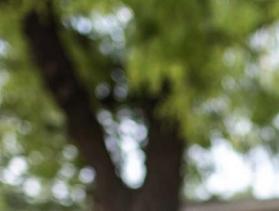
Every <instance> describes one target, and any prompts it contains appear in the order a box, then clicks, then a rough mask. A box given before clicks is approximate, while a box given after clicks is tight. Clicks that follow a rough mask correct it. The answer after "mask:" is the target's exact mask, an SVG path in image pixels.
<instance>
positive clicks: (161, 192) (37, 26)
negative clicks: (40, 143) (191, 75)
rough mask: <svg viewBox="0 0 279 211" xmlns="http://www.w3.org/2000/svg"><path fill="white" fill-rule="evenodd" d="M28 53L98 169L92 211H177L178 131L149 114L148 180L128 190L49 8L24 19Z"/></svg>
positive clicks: (87, 157) (77, 140)
mask: <svg viewBox="0 0 279 211" xmlns="http://www.w3.org/2000/svg"><path fill="white" fill-rule="evenodd" d="M23 26H24V34H25V36H26V40H27V43H28V47H29V49H30V53H31V55H32V58H33V60H34V62H35V63H36V65H37V66H38V71H39V72H40V74H41V76H42V79H43V81H44V83H45V85H46V87H47V89H48V90H49V91H50V93H51V94H52V96H53V98H54V100H55V102H56V103H57V104H58V105H59V106H60V108H61V110H62V111H63V112H64V113H65V116H66V123H67V126H68V131H69V134H70V136H71V138H72V139H73V141H74V143H75V145H76V146H77V147H78V148H79V150H80V152H81V155H82V156H83V157H84V158H85V160H86V162H87V163H88V164H89V165H91V166H93V167H94V168H95V170H96V173H97V177H96V190H95V192H94V206H95V208H94V210H95V211H176V210H178V205H179V187H180V185H181V178H182V175H181V172H180V169H181V163H182V154H183V141H182V140H181V139H180V138H179V137H178V133H177V127H176V126H175V125H171V124H169V125H168V124H166V120H164V121H162V120H160V119H157V118H155V117H154V115H153V112H151V115H147V117H148V119H149V123H150V134H149V144H148V146H147V148H146V155H147V162H146V166H147V177H146V180H145V183H144V185H143V187H142V188H140V189H139V190H130V189H129V188H127V187H126V186H125V185H124V184H123V183H122V181H121V180H120V179H119V177H118V176H117V174H116V172H115V166H114V164H113V162H112V161H111V159H110V156H109V153H108V151H107V150H106V148H105V144H104V134H103V130H102V127H101V126H100V125H99V123H98V122H97V120H96V117H95V112H96V110H97V109H96V107H94V105H92V104H91V100H90V97H89V94H88V92H87V90H86V88H85V87H84V86H83V84H82V83H81V82H80V81H79V79H78V77H77V75H76V71H75V68H74V65H73V64H72V62H71V59H70V57H69V56H68V55H67V53H66V51H65V50H64V47H63V45H62V42H61V40H60V38H59V36H58V33H59V24H57V22H56V17H55V15H54V14H53V11H52V8H51V6H50V7H49V11H48V14H44V17H43V18H41V17H39V14H38V13H37V12H35V11H31V12H30V13H29V14H28V15H27V16H26V18H25V19H24V20H23Z"/></svg>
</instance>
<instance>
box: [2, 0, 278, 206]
mask: <svg viewBox="0 0 279 211" xmlns="http://www.w3.org/2000/svg"><path fill="white" fill-rule="evenodd" d="M53 7H54V9H55V11H56V13H57V21H58V23H59V24H60V26H61V29H60V32H59V33H60V37H61V39H62V40H63V43H64V45H65V48H66V49H67V52H68V54H69V55H70V56H71V58H72V60H73V63H74V64H75V66H76V67H78V68H77V69H78V71H79V72H78V74H79V76H80V77H81V79H82V81H83V82H84V84H85V86H86V88H87V89H88V92H89V93H90V96H92V99H93V100H92V101H93V102H94V103H96V104H97V105H98V107H97V108H98V109H96V111H95V114H96V118H97V119H98V122H99V123H100V125H102V127H103V129H104V131H105V132H104V136H105V144H106V148H107V149H108V151H109V152H110V155H111V157H112V160H113V162H114V164H115V165H116V166H117V169H118V172H119V175H120V177H121V178H122V180H123V181H124V183H125V184H127V185H128V186H129V187H131V188H133V189H136V188H138V187H141V185H142V184H143V181H144V178H145V175H146V173H147V172H146V167H145V160H146V157H145V153H144V148H145V146H146V145H147V144H148V134H149V133H150V131H149V125H148V121H146V119H145V118H144V117H143V115H142V111H141V110H140V109H139V108H138V107H137V106H134V103H135V102H134V101H133V96H141V94H142V93H148V95H150V96H152V97H154V98H156V97H158V96H160V95H161V92H162V87H164V84H165V82H166V81H167V83H168V85H167V86H169V87H170V90H171V91H169V90H168V91H167V93H168V94H167V96H166V97H164V98H163V100H161V102H160V105H159V106H158V108H156V109H157V110H156V112H157V113H158V115H159V116H164V118H165V117H166V118H173V119H175V120H176V121H178V122H179V134H180V135H181V136H182V137H186V138H185V139H187V148H185V150H184V155H183V159H184V161H185V164H184V166H183V171H185V178H186V179H185V182H184V184H183V187H182V191H181V192H182V193H181V197H182V199H183V201H190V202H195V203H202V202H207V201H214V202H216V201H217V202H218V201H234V200H238V199H242V200H243V199H254V198H255V199H274V198H275V199H276V198H278V197H279V182H278V179H279V169H278V167H279V154H278V150H279V142H278V138H279V85H278V82H279V81H278V80H279V74H278V73H279V72H278V68H279V25H278V23H279V22H278V18H279V1H276V0H269V1H265V0H246V1H241V0H205V1H199V0H189V1H184V0H177V1H171V0H165V1H159V0H148V1H145V2H143V1H139V0H123V1H121V0H119V1H118V0H104V1H90V0H80V1H73V0H54V1H53ZM34 8H35V10H36V11H39V13H41V14H42V17H44V11H45V3H44V1H42V2H39V1H32V0H21V1H20V0H2V1H0V210H3V211H14V210H19V211H27V210H28V211H39V210H46V211H47V210H49V211H55V210H59V211H60V210H61V211H62V210H65V211H66V210H67V211H71V210H88V207H89V205H90V204H91V203H92V202H91V200H90V197H91V195H92V194H94V180H95V175H96V172H95V170H94V168H92V167H90V166H89V165H87V164H86V162H84V160H82V159H81V158H80V157H79V151H78V149H77V148H76V146H75V145H73V144H71V142H70V141H69V139H70V138H69V136H68V135H67V134H66V125H65V117H64V114H63V111H61V108H59V107H58V106H57V105H56V104H55V103H54V102H53V100H52V97H51V94H50V93H49V92H48V90H46V89H45V87H44V85H43V83H42V80H41V78H40V75H39V74H38V71H36V67H35V66H34V64H32V61H31V60H30V58H29V57H30V55H29V54H28V51H27V47H26V38H25V37H24V33H23V32H22V31H23V30H22V28H23V26H22V24H23V21H22V20H23V19H24V17H25V16H26V14H28V12H29V11H31V10H34ZM130 97H131V98H130ZM112 99H113V100H112ZM112 101H113V105H111V102H112ZM115 102H116V103H115ZM138 104H140V103H138ZM136 105H137V102H136Z"/></svg>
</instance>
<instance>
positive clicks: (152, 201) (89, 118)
mask: <svg viewBox="0 0 279 211" xmlns="http://www.w3.org/2000/svg"><path fill="white" fill-rule="evenodd" d="M17 3H19V4H21V5H20V6H16V7H18V8H16V7H15V5H14V4H15V3H14V1H2V2H1V8H2V9H1V10H2V11H3V12H4V13H5V17H6V19H4V20H3V24H4V27H3V30H2V31H3V32H2V36H3V38H4V40H6V41H7V42H8V43H10V45H11V47H10V49H11V50H10V51H11V52H12V53H11V56H9V55H5V56H3V58H2V64H3V65H4V67H6V68H8V69H9V71H10V70H14V72H11V73H10V74H11V75H15V77H14V78H15V80H18V81H19V82H20V83H21V84H24V86H26V87H30V88H29V90H28V89H26V90H24V91H23V92H24V93H21V92H20V90H19V91H18V95H16V96H12V95H7V96H8V97H7V98H6V99H4V102H5V104H4V109H6V110H5V111H6V115H7V116H10V115H11V114H10V109H15V110H17V111H18V113H19V114H18V116H19V119H20V120H22V124H21V125H23V126H21V127H24V126H26V124H27V123H26V122H24V121H25V120H26V121H28V122H29V121H30V122H33V124H32V125H34V127H35V128H32V132H30V133H29V132H28V129H26V130H27V131H25V130H24V129H22V131H23V132H22V131H20V132H19V134H21V136H23V137H24V138H22V139H30V138H31V137H32V134H33V135H34V137H35V136H36V137H38V134H40V133H43V134H41V135H42V136H44V137H45V138H44V139H50V140H48V141H47V142H43V141H40V142H42V143H37V145H39V146H37V148H38V149H40V148H42V149H43V150H44V147H43V146H45V145H46V146H48V147H49V148H50V149H53V150H54V152H55V153H53V154H52V152H50V151H49V150H46V153H45V156H46V154H47V153H51V154H50V155H49V156H52V155H57V154H56V153H58V152H59V151H60V150H61V147H63V144H64V142H63V138H61V137H60V136H59V135H61V133H62V134H63V132H65V130H66V131H67V134H68V139H70V140H71V143H73V144H74V145H75V146H76V147H77V148H78V149H79V152H80V155H81V157H82V158H83V159H84V161H83V162H84V163H86V164H87V165H89V166H91V167H93V168H94V169H95V171H96V180H95V182H94V194H93V196H94V203H93V204H94V210H97V211H98V210H100V211H120V210H121V211H125V210H127V211H128V210H133V211H140V210H150V211H156V210H158V211H159V210H160V211H162V210H166V211H168V210H178V209H179V194H180V187H181V185H182V178H183V166H184V163H183V155H184V152H185V146H186V145H189V144H191V143H200V144H202V145H209V144H210V142H209V133H210V132H212V131H213V130H214V129H215V130H216V129H218V130H219V131H221V133H223V134H225V135H226V134H228V131H226V128H224V126H223V124H222V123H220V122H221V121H222V120H223V119H224V118H225V117H226V115H228V113H230V111H232V110H233V109H234V106H235V104H237V105H238V106H239V104H241V105H243V104H244V106H247V102H245V103H243V102H241V103H238V100H239V99H238V97H239V96H240V95H239V92H236V91H235V90H233V91H231V90H228V89H227V87H226V86H225V87H224V86H222V83H221V81H223V82H224V78H225V79H226V78H234V79H239V78H240V79H241V78H242V77H243V69H244V67H245V66H246V65H247V63H253V62H254V63H255V60H256V59H257V58H258V57H259V56H260V52H258V49H253V48H252V47H251V46H249V45H248V44H247V42H248V40H249V39H250V37H251V35H252V34H253V33H255V32H256V31H257V30H258V29H259V28H262V27H263V26H267V25H268V24H272V23H273V22H274V21H275V20H276V18H277V14H276V12H277V10H278V9H276V8H278V3H277V2H276V1H268V2H265V1H260V0H259V1H245V2H243V1H233V2H227V1H217V0H212V1H187V2H186V1H178V2H173V1H164V2H162V1H157V0H153V1H149V2H146V3H142V2H140V1H129V0H126V1H123V2H122V1H112V2H110V1H108V2H107V1H105V2H98V1H97V2H90V1H86V0H84V1H81V2H79V3H77V2H71V1H66V2H64V1H58V0H57V1H43V2H37V1H31V0H29V1H27V0H26V1H22V2H17ZM234 9H237V10H239V11H238V12H237V13H236V12H234ZM260 10H261V11H260ZM271 10H272V11H273V12H272V13H270V14H269V13H268V12H269V11H271ZM11 11H17V12H16V14H15V12H12V14H10V13H11ZM92 11H95V13H93V17H94V18H95V20H96V19H98V18H101V17H106V16H105V14H106V13H107V14H111V16H109V15H108V16H107V17H108V20H109V21H111V22H110V23H108V22H105V23H104V25H102V26H101V27H100V28H97V26H98V25H97V26H96V25H95V26H94V25H93V24H92V20H91V12H92ZM98 12H99V13H98ZM102 13H103V15H100V14H102ZM94 15H95V16H94ZM236 16H239V18H242V21H240V22H234V21H235V18H237V17H236ZM117 17H118V19H116V18H117ZM94 18H93V20H94ZM103 21H107V20H103ZM113 21H114V22H113ZM117 21H118V22H117ZM11 22H12V23H13V24H14V25H11ZM113 23H114V25H116V26H114V25H113ZM105 24H107V26H106V25H105ZM110 24H111V25H110ZM5 26H6V27H5ZM94 27H95V28H94ZM106 27H107V28H106ZM113 27H115V28H113ZM4 29H9V30H4ZM109 30H111V31H109ZM124 32H125V33H126V40H123V39H124V38H125V37H124V38H123V33H124ZM125 42H126V43H125ZM4 43H5V42H4V41H3V45H4ZM7 45H8V44H7ZM7 48H8V47H7ZM13 51H14V52H13ZM224 55H225V56H227V59H228V60H229V61H228V62H227V63H226V62H224V60H223V58H224ZM230 56H231V57H233V58H231V57H230ZM225 59H226V58H225ZM230 62H232V63H233V64H232V65H230V64H229V63H230ZM30 69H32V70H30ZM20 71H21V72H20ZM23 77H25V78H23ZM29 77H34V78H29ZM253 80H254V82H255V83H254V84H253V88H252V89H253V90H257V91H256V94H255V96H250V97H251V101H250V102H257V101H258V99H259V96H266V99H267V100H272V102H276V103H277V102H279V101H278V99H277V96H276V95H274V94H273V92H272V94H270V92H269V91H268V90H266V89H265V88H263V87H262V86H261V84H260V83H258V81H257V79H254V78H252V79H251V78H250V79H249V81H252V82H253ZM41 82H42V84H44V88H43V87H42V86H41ZM13 83H14V84H15V82H13ZM13 83H10V86H11V87H9V86H8V88H7V90H9V89H10V90H13V91H14V90H15V88H13V87H12V84H13ZM25 83H28V84H25ZM17 85H18V84H17ZM246 85H247V83H246ZM127 87H128V88H127ZM34 89H38V90H34ZM110 89H114V92H109V90H110ZM249 89H251V87H248V88H247V87H246V86H243V87H241V91H243V90H244V91H245V90H246V91H247V95H246V93H245V92H244V94H243V96H249V95H250V92H249ZM44 90H45V91H44ZM127 92H128V94H127ZM20 93H21V94H24V97H23V96H21V95H20ZM34 93H35V94H34ZM42 93H43V94H42ZM223 93H225V95H226V96H235V95H237V96H236V97H234V98H233V99H234V100H233V101H232V102H231V103H230V108H229V109H227V110H226V111H224V112H223V113H222V112H220V111H217V112H216V111H215V110H214V109H211V110H210V111H209V112H205V111H204V109H203V108H204V106H205V105H208V102H209V101H211V100H215V99H216V98H218V97H220V96H221V97H224V96H223ZM29 95H30V96H29ZM49 95H50V97H49ZM21 98H23V99H21ZM52 100H53V101H52ZM240 101H241V100H240ZM19 102H21V103H22V102H24V103H25V104H23V105H22V104H21V105H19ZM52 102H54V104H53V103H52ZM250 102H249V103H250ZM56 106H57V107H56ZM240 107H241V106H240ZM123 108H126V110H127V109H128V110H129V112H130V114H129V118H130V119H135V120H136V121H139V122H141V123H142V124H143V125H146V126H147V127H148V131H149V132H148V138H147V140H148V141H147V142H146V143H145V144H146V145H144V144H143V146H142V149H143V150H144V152H145V155H146V169H147V174H146V178H145V181H144V183H143V185H142V186H141V187H140V188H138V189H131V188H129V187H127V185H126V184H124V182H123V181H122V180H121V178H120V177H119V174H120V173H119V171H120V169H121V162H120V161H119V160H117V159H114V160H113V159H112V158H113V155H114V153H117V152H110V151H109V147H108V146H106V144H108V142H107V141H106V140H105V138H106V137H107V136H112V135H116V136H117V135H119V134H113V133H115V131H114V132H111V130H110V129H112V128H113V124H106V123H105V120H104V118H103V120H102V118H100V119H101V120H98V115H99V114H100V113H101V112H102V111H103V112H104V111H105V112H107V113H106V114H110V115H112V116H116V114H117V112H119V111H120V110H121V109H122V110H123ZM238 108H239V107H238ZM259 109H262V106H258V107H257V108H255V111H251V116H252V118H254V117H255V123H257V122H264V121H265V120H266V119H267V120H266V121H270V119H272V117H273V116H274V114H275V113H276V112H277V111H276V109H269V110H267V111H266V112H267V113H264V115H262V116H263V118H260V117H259V118H258V119H260V120H259V121H258V119H257V117H258V116H257V115H258V110H259ZM205 110H206V109H205ZM51 112H52V113H51ZM60 112H61V113H62V115H61V113H60ZM30 114H32V116H29V115H30ZM40 114H41V115H42V116H40ZM36 124H37V125H36ZM27 126H28V124H27ZM27 126H26V127H27ZM36 126H37V128H36ZM109 130H110V132H109ZM201 131H202V132H201ZM48 135H49V136H48ZM64 135H65V134H64ZM228 136H229V135H228ZM30 140H31V139H30ZM56 140H57V141H58V143H55V141H56ZM116 140H117V139H116ZM190 140H191V141H190ZM50 142H52V143H50ZM34 143H36V142H34V141H33V142H30V143H28V142H26V145H28V144H29V145H30V146H28V147H26V149H28V150H29V152H31V151H32V150H34V149H32V147H34V148H36V147H35V146H34ZM41 144H43V146H40V145H41ZM252 144H254V143H252ZM35 145H36V144H35ZM248 145H249V144H248ZM248 148H249V146H248ZM28 150H25V152H27V154H28ZM114 151H117V150H114ZM49 162H53V161H52V160H51V159H50V160H47V163H48V164H46V165H51V164H49ZM53 163H55V162H53ZM56 164H57V163H56ZM56 164H55V165H54V166H53V168H50V169H51V170H50V172H48V173H49V174H51V172H52V171H55V170H54V169H57V168H58V167H57V165H56ZM77 165H80V163H78V164H77ZM119 166H120V167H119ZM41 170H42V169H41ZM39 171H40V170H39ZM93 196H92V197H93Z"/></svg>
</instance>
